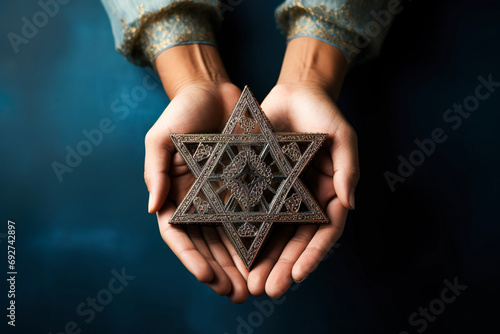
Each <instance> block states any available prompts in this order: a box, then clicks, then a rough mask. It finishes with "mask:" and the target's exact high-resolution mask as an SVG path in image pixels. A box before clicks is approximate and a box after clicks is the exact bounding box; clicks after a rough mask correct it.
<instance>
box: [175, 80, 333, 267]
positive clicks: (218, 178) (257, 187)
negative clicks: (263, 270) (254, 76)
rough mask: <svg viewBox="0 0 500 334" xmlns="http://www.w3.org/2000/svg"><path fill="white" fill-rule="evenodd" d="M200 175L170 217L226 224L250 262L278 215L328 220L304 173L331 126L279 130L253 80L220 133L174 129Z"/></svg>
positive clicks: (291, 219)
mask: <svg viewBox="0 0 500 334" xmlns="http://www.w3.org/2000/svg"><path fill="white" fill-rule="evenodd" d="M170 137H171V138H172V141H173V142H174V144H175V147H176V148H177V150H178V152H179V153H180V155H181V156H182V157H183V159H184V160H185V161H186V164H187V165H188V167H189V169H190V170H191V172H192V173H193V175H194V177H195V178H196V179H195V181H194V183H193V185H192V186H191V189H190V190H189V192H188V193H187V195H186V196H185V197H184V199H183V200H182V202H181V203H180V205H179V206H178V207H177V210H176V211H175V213H174V214H173V216H172V217H171V218H170V221H169V223H171V224H220V225H222V228H223V230H224V232H225V234H226V235H227V237H228V239H229V240H230V241H231V243H232V245H233V246H234V248H235V249H236V251H237V252H238V254H239V256H240V258H241V259H242V260H243V263H244V264H245V266H246V267H247V269H249V268H250V267H251V266H252V264H253V263H254V261H255V258H256V257H257V254H258V252H259V250H260V249H261V247H262V245H263V243H264V241H265V239H266V237H267V235H268V233H269V231H270V229H271V227H272V225H273V223H328V218H327V216H326V215H325V213H324V212H323V211H322V210H321V208H320V207H319V205H318V203H317V202H316V201H315V199H314V197H313V196H312V195H311V193H310V192H309V191H308V190H307V188H306V187H305V185H304V184H303V182H302V181H301V179H300V178H299V175H300V174H301V172H302V171H303V169H304V167H305V166H306V165H307V164H308V163H309V162H310V160H311V159H312V157H313V156H314V154H315V153H316V151H317V150H318V149H319V148H320V146H321V144H322V143H323V141H324V140H325V139H326V137H327V134H322V133H273V131H272V126H271V123H270V122H269V120H268V119H267V117H266V115H265V114H264V112H263V111H262V110H261V108H260V106H259V104H258V102H257V100H256V99H255V98H254V96H253V94H252V92H251V91H250V89H249V88H248V87H245V89H243V92H242V93H241V96H240V98H239V100H238V102H237V103H236V106H235V107H234V110H233V113H232V114H231V117H230V118H229V120H228V121H227V124H226V126H225V128H224V130H223V131H222V133H221V134H172V135H170Z"/></svg>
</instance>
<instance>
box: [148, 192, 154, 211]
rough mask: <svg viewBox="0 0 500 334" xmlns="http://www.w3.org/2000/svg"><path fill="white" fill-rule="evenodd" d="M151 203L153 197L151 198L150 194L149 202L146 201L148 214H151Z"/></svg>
mask: <svg viewBox="0 0 500 334" xmlns="http://www.w3.org/2000/svg"><path fill="white" fill-rule="evenodd" d="M152 203H153V196H151V194H149V200H148V212H149V213H151V206H152Z"/></svg>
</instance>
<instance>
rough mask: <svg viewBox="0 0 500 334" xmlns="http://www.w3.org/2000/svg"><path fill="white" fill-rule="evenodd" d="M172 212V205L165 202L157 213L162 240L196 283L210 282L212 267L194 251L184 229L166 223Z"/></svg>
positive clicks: (193, 246) (173, 209) (212, 275)
mask: <svg viewBox="0 0 500 334" xmlns="http://www.w3.org/2000/svg"><path fill="white" fill-rule="evenodd" d="M174 211H175V206H174V204H173V203H172V202H170V201H167V202H166V203H165V205H164V206H163V208H162V209H161V210H160V211H158V213H157V216H158V225H159V228H160V233H161V236H162V238H163V240H164V241H165V243H166V244H167V245H168V246H169V247H170V249H171V250H172V251H173V252H174V254H175V255H176V256H177V258H179V260H180V261H181V262H182V264H183V265H184V266H185V267H186V269H187V270H189V272H191V274H193V275H194V276H195V277H196V278H197V279H198V281H200V282H202V283H207V282H210V281H212V279H213V277H214V272H213V269H212V267H211V266H210V264H209V263H208V262H207V260H206V259H205V258H204V257H203V256H202V255H201V254H200V252H199V251H198V250H197V249H196V247H195V245H194V244H193V242H192V241H191V239H190V238H189V236H188V235H187V234H186V232H185V230H184V227H183V226H181V225H173V224H169V223H168V220H169V219H170V217H172V215H173V213H174Z"/></svg>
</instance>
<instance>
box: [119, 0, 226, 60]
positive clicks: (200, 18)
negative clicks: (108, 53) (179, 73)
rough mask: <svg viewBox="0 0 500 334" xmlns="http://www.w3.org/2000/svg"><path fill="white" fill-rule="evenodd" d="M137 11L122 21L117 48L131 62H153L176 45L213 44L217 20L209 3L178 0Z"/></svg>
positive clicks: (214, 10)
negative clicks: (152, 9)
mask: <svg viewBox="0 0 500 334" xmlns="http://www.w3.org/2000/svg"><path fill="white" fill-rule="evenodd" d="M139 14H140V15H139V19H138V20H136V21H134V22H133V23H131V24H126V23H125V22H124V21H123V20H122V26H123V42H122V44H121V45H120V46H118V47H117V50H118V52H120V53H121V54H123V55H124V56H125V57H127V59H129V60H130V61H131V62H133V63H136V64H138V65H142V66H145V65H146V66H147V65H153V64H154V60H155V58H156V57H157V56H158V55H159V54H160V53H161V52H163V51H165V50H166V49H168V48H170V47H173V46H176V45H180V44H196V43H202V44H212V45H215V37H214V28H215V27H216V26H217V24H218V20H219V19H218V15H217V11H216V9H215V8H214V7H212V6H208V5H204V4H199V3H198V4H197V3H189V2H188V3H185V2H178V3H173V4H171V5H170V6H168V7H165V8H162V9H160V10H159V11H157V12H143V13H139Z"/></svg>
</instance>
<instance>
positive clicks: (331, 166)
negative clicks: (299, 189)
mask: <svg viewBox="0 0 500 334" xmlns="http://www.w3.org/2000/svg"><path fill="white" fill-rule="evenodd" d="M298 39H299V41H298V42H296V40H297V39H296V40H293V41H292V42H290V44H289V46H288V47H287V54H286V55H285V59H284V62H283V67H282V72H281V74H280V79H279V80H278V84H277V85H276V86H275V87H274V88H273V89H272V90H271V92H270V93H269V95H268V96H267V97H266V98H265V100H264V101H263V103H262V104H261V106H262V109H263V110H264V112H265V113H266V115H267V117H268V118H269V120H270V121H271V123H272V124H273V126H274V128H275V131H296V132H321V133H328V134H329V136H328V139H327V140H326V143H325V144H324V146H323V147H322V148H321V149H320V150H319V151H318V153H317V154H316V157H315V159H314V160H313V162H312V164H311V166H310V168H309V169H308V171H307V172H306V181H307V183H308V185H309V188H310V189H311V191H312V192H313V194H314V195H315V197H316V199H317V200H318V202H319V204H320V205H321V207H322V208H323V209H324V210H325V212H326V214H327V216H328V217H329V219H330V223H329V224H321V225H316V224H314V225H300V226H298V227H297V226H286V225H281V226H279V225H275V229H274V232H273V234H272V235H271V238H270V240H268V242H267V243H266V245H265V246H264V249H263V251H262V252H261V254H259V257H258V258H257V262H256V263H255V264H254V266H253V267H252V270H251V271H248V270H247V269H246V268H245V266H244V264H243V262H242V261H241V259H240V258H239V256H238V254H237V253H236V251H235V250H234V248H233V247H232V245H231V243H230V242H229V240H228V239H227V237H226V236H225V235H224V233H223V231H222V228H221V227H214V226H199V225H197V226H186V225H182V226H180V225H171V224H169V223H168V221H169V219H170V217H171V216H172V215H173V213H174V211H175V209H176V205H177V204H178V203H180V202H181V201H182V199H183V198H184V196H185V195H186V193H187V191H188V190H189V188H190V187H191V185H192V182H193V181H194V178H193V176H192V174H191V172H190V171H189V169H188V167H187V165H186V164H185V162H184V160H183V159H182V158H181V157H180V155H179V154H178V153H177V152H176V150H175V147H174V145H173V143H172V141H171V139H170V136H169V135H170V134H172V133H217V132H220V131H221V130H222V129H223V128H224V126H225V123H226V121H227V119H228V118H229V116H230V115H231V112H232V110H233V108H234V106H235V104H236V102H237V100H238V98H239V96H240V94H241V91H240V89H239V88H237V87H236V86H234V85H233V84H232V83H230V81H229V80H228V78H227V74H225V71H224V70H223V66H222V63H221V62H220V58H218V55H217V53H216V50H215V49H214V48H213V47H211V46H200V45H197V46H182V47H174V48H172V49H171V51H170V53H168V54H165V53H167V52H169V50H167V51H165V52H164V53H163V54H161V55H160V56H159V57H158V58H157V61H156V66H157V69H158V72H159V75H160V78H161V79H162V82H163V84H164V87H165V90H166V92H167V94H168V95H169V96H170V97H171V102H170V104H169V105H168V107H167V108H166V110H165V111H164V113H163V114H162V115H161V116H160V118H159V119H158V121H157V122H156V123H155V124H154V126H153V127H152V128H151V130H150V131H149V132H148V134H147V136H146V159H145V181H146V184H147V186H148V190H149V192H150V198H149V212H157V216H158V223H159V228H160V232H161V235H162V238H163V240H164V241H165V242H166V243H167V245H168V246H169V247H170V248H171V249H172V251H173V252H174V253H175V255H176V256H177V257H178V258H179V259H180V260H181V262H182V263H183V264H184V266H185V267H186V268H187V269H188V270H189V271H190V272H191V273H192V274H193V275H194V276H195V277H196V278H197V279H198V280H199V281H200V282H203V283H206V284H207V285H208V286H209V287H210V288H212V289H213V290H214V291H215V292H216V293H217V294H219V295H223V296H224V295H225V296H228V297H229V298H230V300H231V301H233V302H234V303H243V302H244V301H245V300H246V299H247V298H248V296H249V294H250V293H251V294H253V295H257V296H258V295H262V294H264V293H267V294H268V295H269V296H270V297H272V298H278V297H280V296H281V295H283V294H284V293H285V292H286V291H287V290H288V288H289V287H290V286H291V284H292V282H293V281H297V282H300V281H302V280H304V279H305V278H306V277H307V276H308V275H309V274H310V273H311V272H312V271H313V270H314V269H315V268H316V267H317V265H318V264H319V263H320V261H321V260H322V258H323V257H324V256H325V255H326V253H327V252H328V251H329V250H330V248H331V247H332V246H333V244H334V243H335V242H336V241H337V240H338V238H339V237H340V236H341V234H342V231H343V228H344V224H345V220H346V217H347V212H348V210H349V209H354V188H355V186H356V184H357V181H358V178H359V168H358V155H357V140H356V134H355V132H354V130H353V129H352V127H351V126H350V125H349V124H348V122H347V121H346V120H345V118H344V116H343V115H342V113H341V112H340V110H339V109H338V107H337V106H336V104H335V103H334V99H335V98H336V95H337V94H338V91H339V90H340V85H341V81H342V80H341V79H343V75H345V68H346V64H343V63H342V62H345V59H344V58H343V55H341V54H339V52H340V51H338V50H337V49H336V48H334V47H333V46H330V45H328V44H326V43H323V42H320V41H316V40H313V39H311V38H307V37H306V38H298ZM304 44H306V45H304ZM323 44H324V45H323ZM305 46H307V47H308V48H309V49H310V50H312V49H315V48H318V47H320V48H321V49H322V53H319V55H316V57H312V58H311V59H309V60H310V61H312V62H313V63H312V65H314V66H318V65H321V66H320V68H321V71H316V72H317V73H313V72H312V71H311V69H308V70H307V71H306V74H304V73H299V72H297V71H296V69H297V66H299V67H302V68H304V67H305V66H304V65H305V64H306V62H304V59H305V60H306V61H307V58H310V54H309V52H310V51H304V50H305V49H304V47H305ZM176 48H178V49H177V50H175V49H176ZM325 49H326V50H327V51H329V52H333V53H334V55H335V57H333V63H328V64H327V65H329V66H325V64H324V63H322V61H329V60H330V58H329V56H331V54H329V53H328V52H327V51H325ZM316 51H318V52H319V50H315V51H314V52H316ZM160 57H161V58H160ZM339 62H340V63H341V64H342V66H344V67H342V68H339V64H338V63H339ZM318 63H321V64H318ZM193 64H194V66H193ZM327 72H328V73H327ZM325 73H327V77H325ZM297 76H298V77H297ZM328 76H331V77H334V78H335V79H337V80H333V79H332V78H331V77H328ZM339 76H341V79H340V83H339V80H338V79H339ZM164 79H165V80H164Z"/></svg>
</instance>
